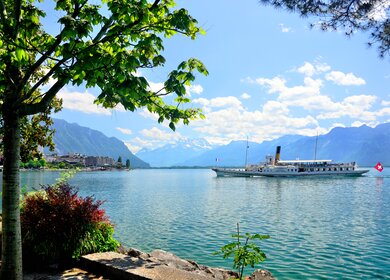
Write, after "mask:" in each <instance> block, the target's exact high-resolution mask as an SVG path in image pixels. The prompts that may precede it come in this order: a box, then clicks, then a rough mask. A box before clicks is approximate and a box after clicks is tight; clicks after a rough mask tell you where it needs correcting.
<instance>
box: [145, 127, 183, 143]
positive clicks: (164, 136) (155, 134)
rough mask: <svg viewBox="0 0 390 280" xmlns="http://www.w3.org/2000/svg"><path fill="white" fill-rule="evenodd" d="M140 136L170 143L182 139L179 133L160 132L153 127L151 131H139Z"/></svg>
mask: <svg viewBox="0 0 390 280" xmlns="http://www.w3.org/2000/svg"><path fill="white" fill-rule="evenodd" d="M140 133H141V135H142V136H144V137H146V138H149V139H154V140H158V141H171V140H179V139H184V138H185V137H183V136H182V135H181V134H180V133H178V132H174V131H171V130H170V131H165V130H161V129H159V128H157V127H153V128H151V129H143V130H141V132H140Z"/></svg>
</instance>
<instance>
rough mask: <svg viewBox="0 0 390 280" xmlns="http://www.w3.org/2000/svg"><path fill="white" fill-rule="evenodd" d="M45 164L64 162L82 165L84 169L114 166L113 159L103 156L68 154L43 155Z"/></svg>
mask: <svg viewBox="0 0 390 280" xmlns="http://www.w3.org/2000/svg"><path fill="white" fill-rule="evenodd" d="M45 159H46V162H48V163H60V162H65V163H68V164H71V165H82V166H86V167H107V166H115V164H116V162H115V160H114V159H113V158H110V157H103V156H86V155H82V154H77V153H69V154H67V155H61V156H59V155H57V154H52V155H45Z"/></svg>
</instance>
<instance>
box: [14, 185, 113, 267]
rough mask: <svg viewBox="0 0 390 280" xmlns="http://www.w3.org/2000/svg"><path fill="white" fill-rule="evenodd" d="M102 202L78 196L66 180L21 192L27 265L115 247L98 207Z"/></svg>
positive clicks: (111, 228) (111, 226) (75, 256)
mask: <svg viewBox="0 0 390 280" xmlns="http://www.w3.org/2000/svg"><path fill="white" fill-rule="evenodd" d="M102 203H103V202H102V201H100V200H95V199H94V198H93V197H91V196H88V197H85V198H82V197H80V196H78V192H77V191H76V190H75V189H74V188H73V187H71V186H70V185H69V184H68V183H66V182H63V183H60V184H57V185H54V186H46V187H44V188H43V190H41V191H38V192H35V193H33V194H30V195H25V196H24V199H23V202H22V207H21V226H22V238H23V250H24V257H25V261H26V260H27V264H28V263H31V262H33V263H36V261H38V262H40V263H44V264H48V263H51V262H62V261H65V262H66V261H69V260H71V259H72V258H79V257H80V255H81V254H86V253H92V252H101V251H111V250H115V249H116V248H117V247H118V246H119V243H118V242H117V241H116V240H115V239H114V238H113V237H112V234H113V232H114V230H113V225H112V224H111V223H110V222H109V220H108V218H107V216H106V215H105V211H104V210H102V209H100V206H101V205H102Z"/></svg>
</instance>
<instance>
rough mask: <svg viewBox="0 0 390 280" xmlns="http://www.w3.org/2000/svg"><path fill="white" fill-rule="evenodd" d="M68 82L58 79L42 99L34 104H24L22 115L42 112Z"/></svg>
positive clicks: (21, 110)
mask: <svg viewBox="0 0 390 280" xmlns="http://www.w3.org/2000/svg"><path fill="white" fill-rule="evenodd" d="M65 84H66V82H65V81H64V80H58V81H57V82H56V83H55V84H54V85H53V86H52V87H51V88H50V89H49V90H48V91H47V92H46V93H45V95H44V97H43V98H42V100H41V101H40V102H38V103H34V104H22V105H21V108H20V116H28V115H34V114H37V113H41V112H42V111H43V110H45V109H47V108H48V107H49V105H50V103H51V102H52V101H53V99H54V97H55V96H56V94H57V93H58V92H59V91H60V89H61V88H62V87H63V86H64V85H65Z"/></svg>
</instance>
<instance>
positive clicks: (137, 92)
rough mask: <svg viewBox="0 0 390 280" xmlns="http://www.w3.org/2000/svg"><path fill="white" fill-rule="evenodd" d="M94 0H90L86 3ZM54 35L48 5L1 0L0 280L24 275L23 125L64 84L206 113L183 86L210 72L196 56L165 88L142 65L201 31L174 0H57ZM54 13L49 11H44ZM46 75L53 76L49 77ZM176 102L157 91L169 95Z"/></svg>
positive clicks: (177, 114)
mask: <svg viewBox="0 0 390 280" xmlns="http://www.w3.org/2000/svg"><path fill="white" fill-rule="evenodd" d="M91 2H92V1H91ZM54 3H55V10H56V11H57V12H58V14H57V15H58V18H59V20H58V24H59V25H60V26H59V28H58V30H60V32H59V33H58V34H57V35H52V34H50V33H49V32H47V31H46V30H45V28H44V26H42V25H41V23H40V22H41V20H42V18H44V17H45V16H46V13H45V11H43V10H42V8H40V5H39V4H36V0H0V11H1V12H0V111H1V115H2V118H3V125H4V137H3V143H4V169H3V197H2V199H3V204H2V207H3V235H2V238H3V249H2V266H1V277H2V279H22V259H21V256H22V253H21V233H20V209H19V204H20V201H19V193H20V184H19V160H20V147H21V145H20V144H21V125H22V120H23V118H24V117H26V116H31V115H34V114H38V113H42V112H46V110H47V109H48V108H50V106H53V102H55V97H56V94H57V93H58V92H59V90H60V89H61V88H63V87H64V86H65V85H66V84H68V83H71V84H73V85H81V84H83V85H85V86H86V87H88V88H90V87H95V88H98V89H100V95H99V96H98V97H97V99H96V100H95V103H96V104H100V105H102V106H104V107H107V108H114V107H115V106H117V105H118V104H122V105H123V107H124V108H125V109H127V110H130V111H134V110H136V109H137V108H140V107H146V108H147V109H148V110H149V111H150V112H152V113H155V114H157V115H158V116H159V119H158V121H159V122H160V123H161V122H163V121H164V120H167V121H168V122H169V126H170V128H171V129H175V124H177V123H178V122H179V121H180V120H181V121H182V122H183V123H184V124H188V123H189V121H190V120H192V119H194V118H196V117H203V115H202V114H201V111H200V109H197V108H191V107H189V106H185V103H188V102H190V99H189V98H187V95H186V89H185V85H189V84H190V83H191V82H192V81H193V80H194V79H195V75H194V72H195V71H198V72H200V73H203V74H207V70H206V69H205V67H204V65H203V64H202V63H201V62H200V61H198V60H197V59H193V58H192V59H189V60H188V61H184V62H182V63H180V64H179V66H178V68H177V69H176V70H173V71H172V72H170V73H169V74H168V77H167V80H166V81H165V83H164V88H162V89H161V90H159V91H155V92H154V91H152V90H151V89H150V87H149V85H148V81H147V80H146V78H145V77H143V76H142V75H140V74H139V73H140V71H139V70H140V69H145V68H156V67H162V66H163V65H164V63H165V58H164V57H163V56H162V54H161V52H162V51H163V49H164V47H163V37H171V36H173V35H175V34H183V35H185V36H188V37H190V38H192V39H195V38H196V36H197V35H198V34H199V33H200V32H201V31H202V30H201V29H200V28H198V27H197V21H196V20H195V19H194V18H192V17H191V16H190V15H189V14H188V12H187V10H185V9H175V8H174V7H175V2H174V1H173V0H154V1H152V2H150V1H147V0H127V1H117V0H104V7H101V6H99V5H95V3H96V1H93V3H89V2H88V0H57V1H54ZM49 12H51V11H49ZM49 81H51V82H50V83H49ZM172 93H173V96H174V97H175V98H174V102H172V103H167V101H165V100H163V99H162V97H163V96H165V95H171V96H172Z"/></svg>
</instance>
